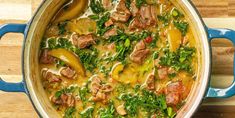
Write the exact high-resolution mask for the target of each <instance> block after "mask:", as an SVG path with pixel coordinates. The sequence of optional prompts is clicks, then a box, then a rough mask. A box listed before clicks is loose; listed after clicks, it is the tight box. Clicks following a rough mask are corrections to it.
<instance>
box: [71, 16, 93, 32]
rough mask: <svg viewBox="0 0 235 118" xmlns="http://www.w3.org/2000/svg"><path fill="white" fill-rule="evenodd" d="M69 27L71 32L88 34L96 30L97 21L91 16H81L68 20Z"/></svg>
mask: <svg viewBox="0 0 235 118" xmlns="http://www.w3.org/2000/svg"><path fill="white" fill-rule="evenodd" d="M67 28H68V30H69V31H70V32H76V33H77V34H80V35H87V34H90V33H95V32H96V22H95V21H94V20H91V19H89V18H81V19H79V20H72V21H71V22H68V24H67Z"/></svg>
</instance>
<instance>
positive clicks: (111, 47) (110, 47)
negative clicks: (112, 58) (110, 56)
mask: <svg viewBox="0 0 235 118" xmlns="http://www.w3.org/2000/svg"><path fill="white" fill-rule="evenodd" d="M115 47H116V45H115V43H111V44H109V45H108V46H107V48H108V49H109V50H114V49H115Z"/></svg>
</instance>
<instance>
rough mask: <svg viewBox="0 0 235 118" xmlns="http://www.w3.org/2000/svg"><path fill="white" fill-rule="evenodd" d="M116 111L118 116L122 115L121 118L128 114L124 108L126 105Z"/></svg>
mask: <svg viewBox="0 0 235 118" xmlns="http://www.w3.org/2000/svg"><path fill="white" fill-rule="evenodd" d="M116 110H117V112H118V114H119V115H121V116H124V115H126V114H127V113H126V110H125V107H124V104H122V105H120V106H118V107H117V108H116Z"/></svg>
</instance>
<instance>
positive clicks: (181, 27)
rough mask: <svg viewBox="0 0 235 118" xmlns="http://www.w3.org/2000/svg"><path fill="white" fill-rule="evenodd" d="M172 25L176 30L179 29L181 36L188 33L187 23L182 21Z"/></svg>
mask: <svg viewBox="0 0 235 118" xmlns="http://www.w3.org/2000/svg"><path fill="white" fill-rule="evenodd" d="M174 25H175V27H176V28H177V29H179V30H180V31H181V33H182V35H183V36H185V35H186V33H187V32H188V25H189V24H188V23H187V22H183V21H174Z"/></svg>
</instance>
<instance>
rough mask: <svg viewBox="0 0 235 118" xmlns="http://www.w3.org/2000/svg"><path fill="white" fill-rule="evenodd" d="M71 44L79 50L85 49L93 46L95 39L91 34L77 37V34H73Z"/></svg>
mask: <svg viewBox="0 0 235 118" xmlns="http://www.w3.org/2000/svg"><path fill="white" fill-rule="evenodd" d="M72 39H73V44H74V45H75V46H77V47H79V48H81V49H83V48H86V47H88V46H90V45H92V44H95V39H94V38H93V36H92V35H91V34H88V35H83V36H80V37H79V36H78V35H77V34H74V35H73V36H72Z"/></svg>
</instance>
